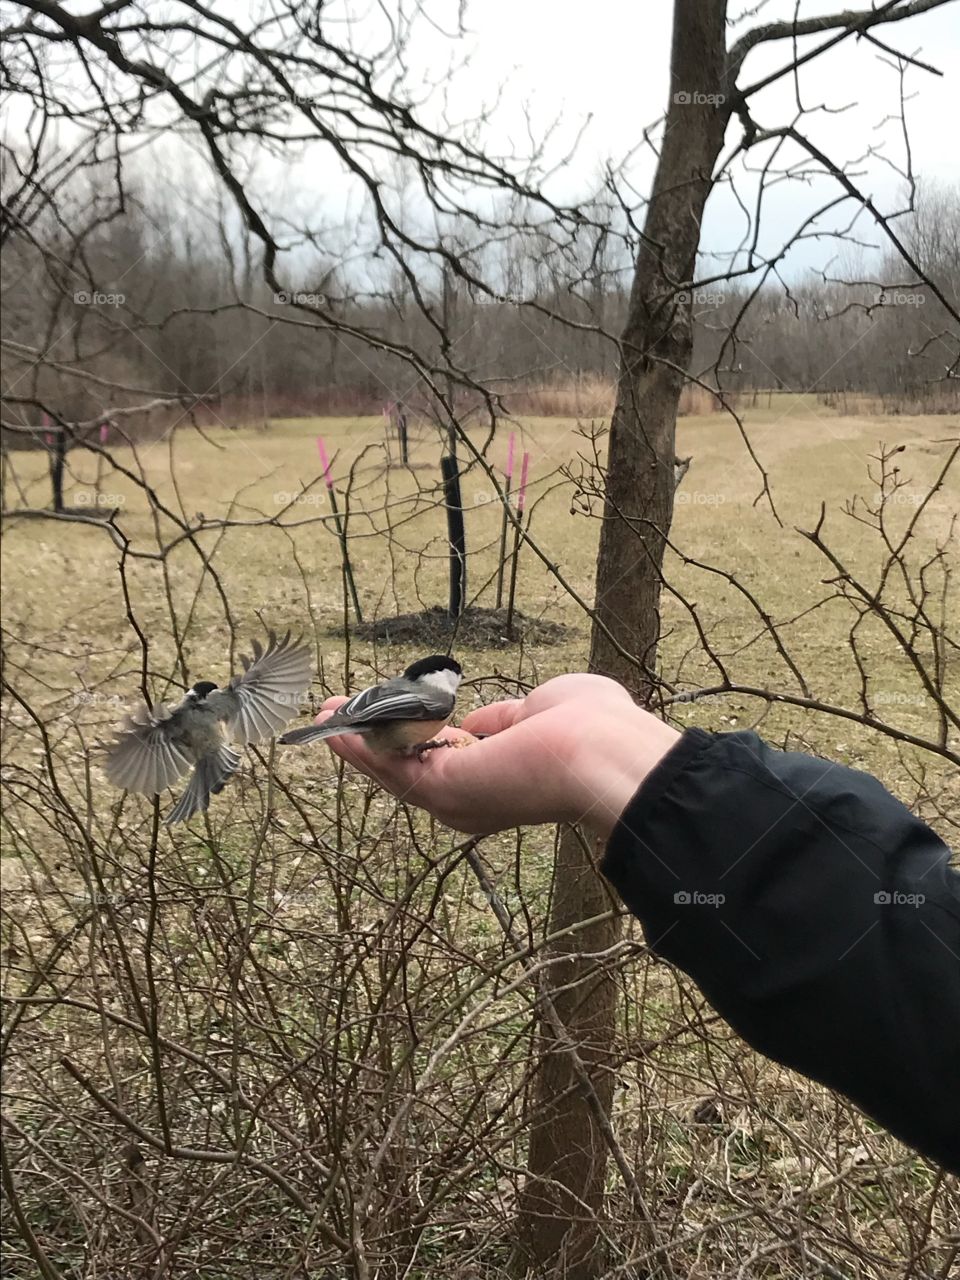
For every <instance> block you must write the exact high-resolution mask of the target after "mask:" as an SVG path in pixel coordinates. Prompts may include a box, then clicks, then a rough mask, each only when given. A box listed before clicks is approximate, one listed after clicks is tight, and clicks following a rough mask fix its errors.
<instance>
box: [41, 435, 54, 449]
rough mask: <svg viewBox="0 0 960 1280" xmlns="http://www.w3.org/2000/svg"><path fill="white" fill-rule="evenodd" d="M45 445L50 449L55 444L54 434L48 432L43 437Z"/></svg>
mask: <svg viewBox="0 0 960 1280" xmlns="http://www.w3.org/2000/svg"><path fill="white" fill-rule="evenodd" d="M43 443H44V444H45V445H47V447H48V448H49V447H50V446H51V445H52V444H53V432H52V431H48V432H47V433H46V435H45V436H44V437H43Z"/></svg>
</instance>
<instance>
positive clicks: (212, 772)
mask: <svg viewBox="0 0 960 1280" xmlns="http://www.w3.org/2000/svg"><path fill="white" fill-rule="evenodd" d="M239 768H240V755H239V754H238V753H237V752H236V751H234V750H233V749H232V748H231V747H228V746H227V744H226V743H224V744H223V746H222V747H221V748H220V750H219V751H217V752H215V753H214V754H211V755H208V756H202V757H201V758H200V759H199V760H198V761H197V763H196V765H195V766H194V770H193V774H192V775H191V777H190V782H189V784H188V786H187V789H186V790H185V791H184V793H183V795H182V796H181V797H180V799H179V800H178V801H177V803H176V804H175V805H174V807H173V808H172V809H171V810H170V812H169V813H168V814H167V816H166V818H164V822H165V824H166V825H167V826H168V827H170V826H173V824H174V823H175V822H186V821H187V820H188V819H190V818H192V817H193V815H194V814H195V813H206V811H207V809H208V808H209V807H210V797H211V796H212V795H214V796H215V795H218V794H219V792H221V791H222V790H223V788H224V787H225V786H226V785H227V780H228V779H229V777H230V775H231V774H233V773H236V771H237V770H238V769H239Z"/></svg>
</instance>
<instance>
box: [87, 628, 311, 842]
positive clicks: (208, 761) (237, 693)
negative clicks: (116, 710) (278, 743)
mask: <svg viewBox="0 0 960 1280" xmlns="http://www.w3.org/2000/svg"><path fill="white" fill-rule="evenodd" d="M240 661H241V662H242V663H243V675H239V676H234V677H233V679H232V680H231V681H230V683H229V684H228V685H227V686H226V687H225V688H223V689H219V688H218V687H217V686H216V685H215V684H214V683H213V681H212V680H201V681H200V682H199V683H198V684H195V685H194V686H193V688H192V689H190V690H189V691H188V693H187V695H186V697H185V698H184V699H183V701H182V702H180V703H179V704H178V705H177V706H175V707H173V708H170V707H166V706H164V704H163V703H162V702H161V703H158V704H157V705H156V706H155V707H147V706H145V705H141V706H140V707H139V708H138V709H137V710H136V711H134V712H133V713H132V714H131V715H129V716H127V718H126V720H125V721H124V724H123V728H122V730H121V731H120V733H119V736H118V738H117V741H116V742H115V743H114V745H113V746H112V747H111V748H110V752H109V756H108V758H107V763H106V773H107V777H108V778H109V779H110V781H111V782H112V783H113V784H114V785H115V786H117V787H123V788H124V789H125V790H127V791H138V792H140V794H141V795H147V796H155V795H159V794H160V792H161V791H163V789H164V788H165V787H171V786H173V784H174V783H175V782H177V781H179V779H180V778H182V777H183V776H184V774H185V773H188V772H189V770H190V768H191V766H192V768H193V776H192V777H191V779H190V783H189V785H188V787H187V789H186V791H184V793H183V795H182V796H181V797H180V799H179V800H178V801H177V804H176V805H175V806H174V808H173V809H172V810H171V811H170V813H169V814H168V815H167V817H166V818H165V820H164V821H165V822H166V823H167V825H168V826H169V825H170V824H172V823H174V822H185V821H186V820H187V819H188V818H192V817H193V815H194V814H195V813H205V812H206V810H207V808H208V807H209V805H210V797H211V795H216V794H218V793H219V792H220V791H222V790H223V788H224V786H225V785H226V783H227V779H228V778H229V777H230V775H231V774H232V773H235V772H236V771H237V769H239V768H240V754H239V752H237V751H235V750H234V749H233V747H232V746H231V745H230V744H231V742H233V743H235V744H236V745H237V746H241V747H245V746H247V744H248V743H251V742H262V741H263V739H264V738H270V737H272V736H273V735H274V734H275V733H276V732H277V730H278V729H282V728H283V726H284V725H285V724H289V722H290V721H291V720H292V719H293V717H294V716H295V715H296V714H297V711H298V710H299V704H300V702H301V701H302V699H303V697H304V695H305V694H306V692H307V688H308V687H309V684H310V675H311V669H310V653H309V650H308V649H307V648H306V646H305V645H304V644H303V643H302V642H301V641H300V640H294V641H292V642H291V640H290V632H289V631H288V632H287V634H286V635H285V636H284V637H283V639H282V640H278V639H277V637H276V635H275V634H274V632H272V631H271V632H270V636H269V640H268V642H267V648H266V650H264V648H263V646H262V645H261V644H260V643H259V642H258V641H256V640H254V641H253V657H252V658H248V657H245V656H243V657H241V659H240Z"/></svg>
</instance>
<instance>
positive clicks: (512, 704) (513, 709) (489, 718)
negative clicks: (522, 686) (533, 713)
mask: <svg viewBox="0 0 960 1280" xmlns="http://www.w3.org/2000/svg"><path fill="white" fill-rule="evenodd" d="M524 701H525V699H523V698H509V699H507V700H506V701H504V702H491V703H490V705H489V706H486V707H477V708H476V710H474V711H471V712H469V714H468V715H465V716H464V718H463V720H462V721H461V727H462V728H463V729H464V730H465V731H466V732H467V733H500V732H501V731H502V730H504V729H509V728H510V726H511V725H513V724H516V722H517V721H518V720H519V719H522V711H523V704H524Z"/></svg>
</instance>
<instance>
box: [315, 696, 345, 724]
mask: <svg viewBox="0 0 960 1280" xmlns="http://www.w3.org/2000/svg"><path fill="white" fill-rule="evenodd" d="M349 701H350V699H349V698H344V697H343V696H342V695H339V694H338V695H336V696H335V697H333V698H325V699H324V701H323V706H322V708H321V711H337V710H339V708H340V707H342V706H343V705H344V703H346V702H349ZM325 719H326V716H324V717H323V720H325ZM323 720H321V719H320V716H317V719H316V723H317V724H323Z"/></svg>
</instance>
